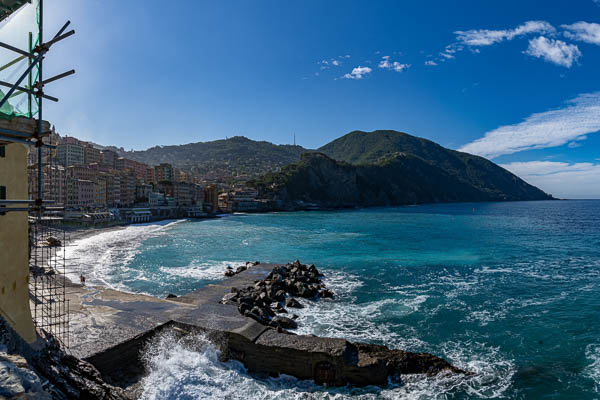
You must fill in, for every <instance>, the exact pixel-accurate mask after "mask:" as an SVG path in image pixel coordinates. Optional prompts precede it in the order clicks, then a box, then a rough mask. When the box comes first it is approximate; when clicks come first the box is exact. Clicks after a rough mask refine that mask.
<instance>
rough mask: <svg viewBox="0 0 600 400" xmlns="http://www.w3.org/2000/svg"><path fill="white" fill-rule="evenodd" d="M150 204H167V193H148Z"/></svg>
mask: <svg viewBox="0 0 600 400" xmlns="http://www.w3.org/2000/svg"><path fill="white" fill-rule="evenodd" d="M148 204H149V205H150V206H162V205H165V204H166V199H165V194H164V193H158V192H150V193H148Z"/></svg>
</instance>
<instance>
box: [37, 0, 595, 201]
mask: <svg viewBox="0 0 600 400" xmlns="http://www.w3.org/2000/svg"><path fill="white" fill-rule="evenodd" d="M174 3H175V4H176V6H172V5H170V4H171V3H170V2H165V1H160V2H159V1H141V0H139V1H137V0H128V1H116V0H104V1H90V0H86V1H80V0H79V1H78V0H53V1H51V2H50V1H47V5H46V27H47V32H48V33H47V35H49V34H50V31H53V30H56V29H58V28H59V27H60V25H61V24H62V22H63V21H64V20H65V19H66V18H68V19H71V21H72V25H73V28H74V29H75V30H76V31H77V34H76V36H75V37H73V38H70V39H69V40H66V41H65V42H64V43H61V44H57V45H56V46H55V49H54V50H53V52H52V54H50V55H49V56H48V57H47V59H46V64H45V65H46V67H45V73H46V74H47V76H49V75H51V74H53V73H58V72H62V71H64V70H66V69H68V68H71V67H73V68H75V69H76V70H77V74H76V75H74V76H72V77H69V78H66V79H64V80H63V81H61V82H57V83H55V84H53V86H52V87H48V88H47V92H48V93H49V94H51V95H56V96H57V97H60V98H61V101H60V102H59V103H58V104H56V105H54V104H52V105H49V106H48V107H47V112H46V114H45V117H47V118H48V119H49V120H51V121H52V122H53V123H54V124H55V125H56V127H57V130H58V131H59V132H60V133H61V134H68V135H73V136H77V137H80V138H83V139H88V140H93V141H95V142H97V143H101V144H114V145H117V146H123V147H125V148H126V149H131V148H134V149H144V148H148V147H151V146H154V145H166V144H182V143H189V142H196V141H207V140H214V139H220V138H224V137H226V136H233V135H244V136H247V137H249V138H251V139H255V140H268V141H272V142H274V143H291V142H292V140H293V139H292V138H293V133H295V134H296V140H297V143H298V144H300V145H302V146H305V147H308V148H317V147H319V146H321V145H323V144H325V143H327V142H329V141H330V140H333V139H335V138H337V137H339V136H341V135H343V134H345V133H347V132H349V131H352V130H356V129H360V130H375V129H395V130H399V131H404V132H407V133H410V134H413V135H416V136H421V137H425V138H428V139H431V140H433V141H435V142H438V143H440V144H441V145H443V146H446V147H450V148H453V149H463V150H465V151H468V152H472V153H475V154H480V155H483V156H485V157H487V158H490V159H492V160H493V161H494V162H497V163H499V164H501V165H503V166H505V167H506V168H508V169H509V170H511V171H513V172H515V173H517V174H518V175H519V176H521V177H523V178H525V179H526V180H527V181H529V182H530V183H533V184H536V185H538V186H540V187H541V188H542V189H544V190H546V191H548V192H550V193H552V194H554V195H556V196H560V197H579V198H592V197H593V198H600V134H598V133H597V131H598V130H600V79H598V71H599V70H600V68H599V66H600V25H598V24H600V1H596V2H595V1H594V0H574V1H569V2H566V1H563V0H560V1H544V2H543V3H541V2H539V1H529V2H526V1H502V2H482V1H461V2H459V1H454V2H448V1H404V2H399V1H376V2H359V1H323V0H319V1H301V2H300V1H214V2H212V1H211V2H209V1H201V0H196V1H183V0H181V1H178V2H174ZM541 4H543V7H542V6H540V5H541ZM46 104H48V103H46Z"/></svg>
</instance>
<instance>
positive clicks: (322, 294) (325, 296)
mask: <svg viewBox="0 0 600 400" xmlns="http://www.w3.org/2000/svg"><path fill="white" fill-rule="evenodd" d="M319 297H321V298H323V299H331V298H332V297H333V292H332V291H331V290H329V289H323V290H321V291H320V292H319Z"/></svg>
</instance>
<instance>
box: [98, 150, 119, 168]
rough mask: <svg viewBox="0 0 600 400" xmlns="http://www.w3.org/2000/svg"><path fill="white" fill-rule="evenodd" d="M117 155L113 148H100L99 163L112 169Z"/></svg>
mask: <svg viewBox="0 0 600 400" xmlns="http://www.w3.org/2000/svg"><path fill="white" fill-rule="evenodd" d="M117 158H119V155H118V154H117V152H116V151H114V150H102V162H101V164H103V165H105V166H107V167H109V168H111V169H114V168H115V167H116V161H117Z"/></svg>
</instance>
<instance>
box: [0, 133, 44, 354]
mask: <svg viewBox="0 0 600 400" xmlns="http://www.w3.org/2000/svg"><path fill="white" fill-rule="evenodd" d="M27 189H28V188H27V148H26V147H25V146H24V145H22V144H20V143H3V142H0V200H25V199H27ZM1 209H2V206H0V210H1ZM27 237H28V218H27V212H25V211H13V212H5V213H2V212H0V315H2V317H3V318H4V319H6V320H7V321H8V323H9V324H10V325H11V326H12V327H13V328H14V329H15V331H16V332H17V333H18V334H19V335H20V336H21V337H22V338H23V339H25V340H26V341H27V342H29V343H31V342H33V341H34V340H35V337H36V335H35V328H34V326H33V320H32V318H31V310H30V308H29V246H28V240H27Z"/></svg>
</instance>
